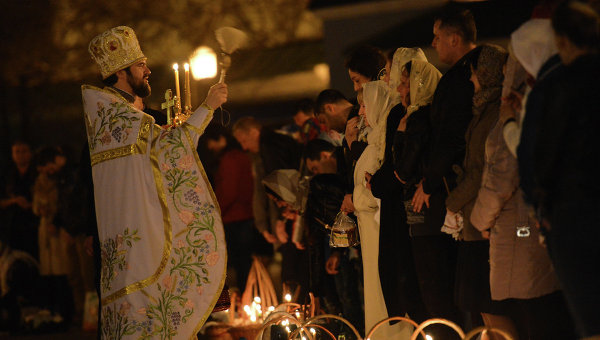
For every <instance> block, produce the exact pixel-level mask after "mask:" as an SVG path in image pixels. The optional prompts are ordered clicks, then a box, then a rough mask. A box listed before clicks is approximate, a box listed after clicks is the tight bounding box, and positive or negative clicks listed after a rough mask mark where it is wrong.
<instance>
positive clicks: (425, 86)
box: [402, 59, 442, 118]
mask: <svg viewBox="0 0 600 340" xmlns="http://www.w3.org/2000/svg"><path fill="white" fill-rule="evenodd" d="M402 69H405V67H404V66H403V67H402ZM441 77H442V74H441V73H440V71H438V69H437V68H435V66H433V65H432V64H430V63H429V62H427V61H423V60H420V59H413V60H411V65H410V105H409V106H408V107H407V108H406V117H407V118H408V117H409V116H410V115H411V114H412V113H413V112H415V111H417V110H418V109H419V107H421V106H425V105H429V104H431V101H432V100H433V94H434V93H435V89H436V88H437V84H438V83H439V81H440V78H441Z"/></svg>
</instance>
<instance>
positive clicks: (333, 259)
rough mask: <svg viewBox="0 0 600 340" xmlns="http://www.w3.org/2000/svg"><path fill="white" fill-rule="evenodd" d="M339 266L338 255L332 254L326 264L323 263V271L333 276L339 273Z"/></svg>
mask: <svg viewBox="0 0 600 340" xmlns="http://www.w3.org/2000/svg"><path fill="white" fill-rule="evenodd" d="M339 266H340V254H339V253H332V254H331V255H329V258H328V259H327V262H325V271H326V272H327V274H329V275H335V274H337V273H339V271H338V267H339Z"/></svg>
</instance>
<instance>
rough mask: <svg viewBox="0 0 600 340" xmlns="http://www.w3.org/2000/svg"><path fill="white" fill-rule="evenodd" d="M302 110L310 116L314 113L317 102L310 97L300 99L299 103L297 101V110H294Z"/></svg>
mask: <svg viewBox="0 0 600 340" xmlns="http://www.w3.org/2000/svg"><path fill="white" fill-rule="evenodd" d="M300 111H302V112H304V114H306V115H309V116H312V115H314V114H315V103H314V102H313V101H312V99H309V98H304V99H301V100H300V101H298V103H296V111H294V114H296V113H298V112H300Z"/></svg>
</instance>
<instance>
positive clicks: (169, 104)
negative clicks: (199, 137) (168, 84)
mask: <svg viewBox="0 0 600 340" xmlns="http://www.w3.org/2000/svg"><path fill="white" fill-rule="evenodd" d="M184 69H185V79H184V88H183V90H184V94H185V106H184V107H183V108H182V107H181V91H180V87H179V65H178V64H173V71H174V74H175V95H173V91H172V90H171V89H168V90H167V91H165V102H164V103H162V104H161V108H163V109H166V110H167V125H168V126H175V127H176V126H180V125H181V124H183V123H184V122H185V121H186V120H187V119H188V118H189V116H190V115H191V114H192V92H191V90H190V72H189V70H190V69H189V64H187V63H186V64H185V65H184Z"/></svg>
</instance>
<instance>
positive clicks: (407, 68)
mask: <svg viewBox="0 0 600 340" xmlns="http://www.w3.org/2000/svg"><path fill="white" fill-rule="evenodd" d="M404 68H405V69H406V73H408V75H409V76H410V69H411V68H412V60H409V61H408V62H407V63H406V64H404Z"/></svg>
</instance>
